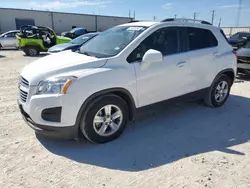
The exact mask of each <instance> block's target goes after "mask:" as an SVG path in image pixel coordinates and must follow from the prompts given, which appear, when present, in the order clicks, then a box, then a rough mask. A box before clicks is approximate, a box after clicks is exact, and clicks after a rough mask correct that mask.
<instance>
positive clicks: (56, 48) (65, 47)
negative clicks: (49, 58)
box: [48, 43, 80, 52]
mask: <svg viewBox="0 0 250 188" xmlns="http://www.w3.org/2000/svg"><path fill="white" fill-rule="evenodd" d="M79 46H80V45H79V44H73V43H64V44H57V45H55V46H53V47H51V48H50V49H49V50H48V51H49V52H53V51H55V52H56V51H63V50H68V49H72V48H76V47H79Z"/></svg>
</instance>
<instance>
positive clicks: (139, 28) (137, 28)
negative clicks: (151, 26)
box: [127, 27, 145, 31]
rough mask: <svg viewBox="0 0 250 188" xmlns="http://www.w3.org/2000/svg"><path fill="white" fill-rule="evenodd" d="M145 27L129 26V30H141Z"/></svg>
mask: <svg viewBox="0 0 250 188" xmlns="http://www.w3.org/2000/svg"><path fill="white" fill-rule="evenodd" d="M144 29H145V28H144V27H129V28H128V29H127V31H140V30H144Z"/></svg>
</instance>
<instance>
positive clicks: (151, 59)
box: [142, 49, 163, 69]
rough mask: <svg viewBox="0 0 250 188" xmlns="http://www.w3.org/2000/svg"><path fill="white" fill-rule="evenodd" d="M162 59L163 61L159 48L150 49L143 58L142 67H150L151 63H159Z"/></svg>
mask: <svg viewBox="0 0 250 188" xmlns="http://www.w3.org/2000/svg"><path fill="white" fill-rule="evenodd" d="M162 61H163V55H162V53H161V52H159V51H157V50H152V49H150V50H148V51H147V52H146V53H145V54H144V56H143V58H142V62H143V66H142V69H146V68H148V67H149V65H150V64H151V63H157V62H162Z"/></svg>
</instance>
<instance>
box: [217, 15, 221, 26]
mask: <svg viewBox="0 0 250 188" xmlns="http://www.w3.org/2000/svg"><path fill="white" fill-rule="evenodd" d="M220 25H221V17H220V21H219V24H218V27H220Z"/></svg>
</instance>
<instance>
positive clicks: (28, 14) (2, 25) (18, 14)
mask: <svg viewBox="0 0 250 188" xmlns="http://www.w3.org/2000/svg"><path fill="white" fill-rule="evenodd" d="M130 21H132V18H128V17H115V16H103V15H89V14H75V13H63V12H50V11H39V10H25V9H11V8H0V32H5V31H9V30H15V29H19V28H20V26H22V25H37V26H46V27H50V28H52V29H54V30H55V31H56V33H61V32H63V31H68V30H71V29H72V27H83V28H86V29H87V30H88V31H104V30H106V29H108V28H111V27H113V26H116V25H120V24H123V23H128V22H130Z"/></svg>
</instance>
